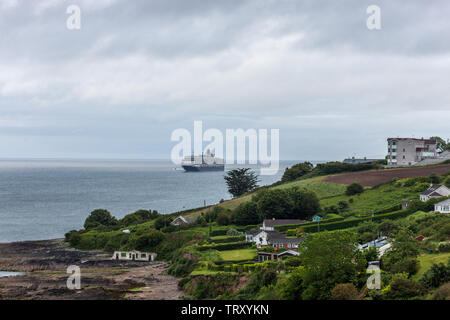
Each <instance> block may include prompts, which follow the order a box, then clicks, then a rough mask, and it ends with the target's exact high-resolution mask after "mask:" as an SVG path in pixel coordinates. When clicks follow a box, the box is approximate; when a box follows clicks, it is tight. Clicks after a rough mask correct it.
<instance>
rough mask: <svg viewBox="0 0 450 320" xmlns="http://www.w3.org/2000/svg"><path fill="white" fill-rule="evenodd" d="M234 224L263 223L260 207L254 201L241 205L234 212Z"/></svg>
mask: <svg viewBox="0 0 450 320" xmlns="http://www.w3.org/2000/svg"><path fill="white" fill-rule="evenodd" d="M233 218H234V222H235V223H236V224H237V225H243V226H245V225H249V224H257V223H259V222H260V221H261V219H260V217H259V214H258V205H257V204H256V203H255V202H254V201H248V202H244V203H241V204H240V205H239V206H238V207H237V208H236V209H235V210H234V215H233Z"/></svg>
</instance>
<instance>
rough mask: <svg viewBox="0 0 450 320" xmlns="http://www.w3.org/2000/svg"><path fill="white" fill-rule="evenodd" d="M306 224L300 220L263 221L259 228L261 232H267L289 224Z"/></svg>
mask: <svg viewBox="0 0 450 320" xmlns="http://www.w3.org/2000/svg"><path fill="white" fill-rule="evenodd" d="M303 222H306V221H305V220H300V219H275V218H273V219H265V220H264V221H263V225H262V227H261V230H267V231H273V230H275V229H274V227H275V226H283V225H290V224H300V223H303Z"/></svg>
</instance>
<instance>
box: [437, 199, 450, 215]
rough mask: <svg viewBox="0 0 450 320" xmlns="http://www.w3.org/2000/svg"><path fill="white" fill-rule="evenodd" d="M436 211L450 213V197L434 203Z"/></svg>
mask: <svg viewBox="0 0 450 320" xmlns="http://www.w3.org/2000/svg"><path fill="white" fill-rule="evenodd" d="M434 211H436V212H440V213H450V199H447V200H444V201H441V202H438V203H436V204H435V205H434Z"/></svg>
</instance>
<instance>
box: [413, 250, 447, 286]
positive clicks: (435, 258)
mask: <svg viewBox="0 0 450 320" xmlns="http://www.w3.org/2000/svg"><path fill="white" fill-rule="evenodd" d="M449 258H450V252H446V253H433V254H426V255H423V256H420V257H419V258H418V260H419V263H420V265H419V271H418V272H417V273H416V274H415V275H414V277H413V280H418V279H420V278H421V277H422V275H423V274H424V273H425V271H427V270H428V269H429V268H431V266H432V265H433V264H435V263H444V264H447V261H448V259H449Z"/></svg>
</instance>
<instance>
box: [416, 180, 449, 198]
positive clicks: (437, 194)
mask: <svg viewBox="0 0 450 320" xmlns="http://www.w3.org/2000/svg"><path fill="white" fill-rule="evenodd" d="M448 196H450V189H449V188H447V187H446V186H444V185H440V184H432V185H430V187H429V188H428V189H427V190H425V191H424V192H422V193H421V194H420V200H421V201H423V202H426V201H428V200H430V199H432V198H441V197H448Z"/></svg>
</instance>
